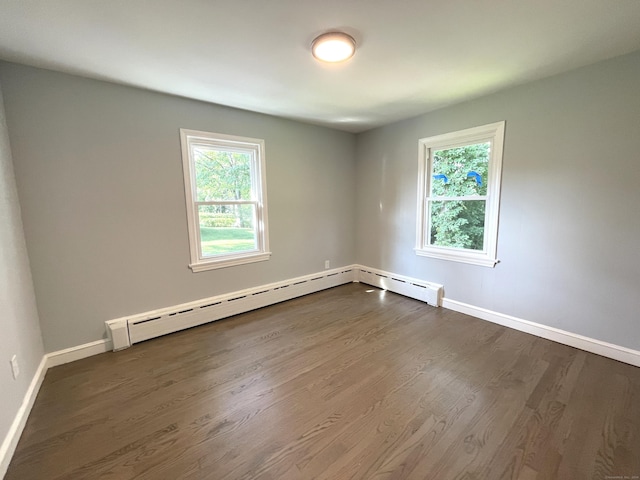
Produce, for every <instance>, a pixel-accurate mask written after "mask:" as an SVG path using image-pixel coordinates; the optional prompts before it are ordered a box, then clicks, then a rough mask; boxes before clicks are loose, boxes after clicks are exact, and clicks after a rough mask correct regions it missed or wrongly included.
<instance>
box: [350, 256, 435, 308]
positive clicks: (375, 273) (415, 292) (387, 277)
mask: <svg viewBox="0 0 640 480" xmlns="http://www.w3.org/2000/svg"><path fill="white" fill-rule="evenodd" d="M355 271H356V279H355V280H356V281H358V282H361V283H366V284H367V285H373V286H374V287H378V288H382V289H383V290H389V291H390V292H394V293H399V294H400V295H404V296H405V297H411V298H415V299H416V300H420V301H422V302H425V303H428V304H429V305H431V306H433V307H439V306H441V305H442V296H443V292H444V288H443V287H442V285H439V284H437V283H431V282H425V281H423V280H418V279H416V278H410V277H405V276H402V275H395V274H393V273H389V272H385V271H382V270H377V269H374V268H368V267H363V266H356V267H355Z"/></svg>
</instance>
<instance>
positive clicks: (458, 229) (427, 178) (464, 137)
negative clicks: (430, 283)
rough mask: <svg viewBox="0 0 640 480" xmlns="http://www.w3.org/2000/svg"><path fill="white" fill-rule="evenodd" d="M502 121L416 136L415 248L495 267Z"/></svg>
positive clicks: (427, 253) (417, 251)
mask: <svg viewBox="0 0 640 480" xmlns="http://www.w3.org/2000/svg"><path fill="white" fill-rule="evenodd" d="M504 124H505V123H504V122H499V123H493V124H490V125H484V126H482V127H476V128H470V129H467V130H462V131H459V132H453V133H447V134H444V135H438V136H436V137H429V138H423V139H421V140H420V141H419V147H420V164H419V170H418V171H419V174H418V175H419V177H418V222H417V224H418V228H417V242H416V253H417V254H418V255H422V256H425V257H434V258H440V259H445V260H453V261H457V262H464V263H472V264H476V265H484V266H487V267H494V266H495V264H496V263H498V260H497V258H496V252H497V237H498V210H499V207H500V176H501V170H502V145H503V141H504Z"/></svg>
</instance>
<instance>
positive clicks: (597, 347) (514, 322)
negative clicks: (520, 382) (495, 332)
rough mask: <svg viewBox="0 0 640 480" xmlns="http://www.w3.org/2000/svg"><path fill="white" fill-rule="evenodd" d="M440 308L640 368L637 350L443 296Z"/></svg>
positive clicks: (639, 353)
mask: <svg viewBox="0 0 640 480" xmlns="http://www.w3.org/2000/svg"><path fill="white" fill-rule="evenodd" d="M442 306H443V307H444V308H447V309H449V310H455V311H456V312H460V313H465V314H467V315H471V316H472V317H476V318H480V319H482V320H487V321H489V322H492V323H497V324H498V325H502V326H504V327H509V328H513V329H515V330H519V331H521V332H525V333H530V334H531V335H535V336H537V337H542V338H546V339H547V340H552V341H554V342H558V343H562V344H563V345H569V346H570V347H575V348H579V349H580V350H584V351H586V352H590V353H595V354H596V355H602V356H603V357H608V358H612V359H614V360H618V361H620V362H623V363H628V364H629V365H634V366H636V367H640V351H638V350H633V349H631V348H626V347H621V346H619V345H614V344H613V343H608V342H603V341H601V340H596V339H595V338H590V337H585V336H583V335H579V334H577V333H572V332H567V331H566V330H561V329H559V328H555V327H549V326H547V325H542V324H540V323H535V322H530V321H529V320H524V319H522V318H517V317H512V316H511V315H505V314H503V313H498V312H494V311H492V310H487V309H486V308H481V307H476V306H474V305H469V304H467V303H463V302H459V301H457V300H451V299H449V298H446V297H445V298H443V299H442Z"/></svg>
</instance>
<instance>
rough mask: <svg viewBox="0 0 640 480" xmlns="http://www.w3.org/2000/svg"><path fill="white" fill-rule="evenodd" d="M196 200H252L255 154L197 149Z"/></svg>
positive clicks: (204, 148)
mask: <svg viewBox="0 0 640 480" xmlns="http://www.w3.org/2000/svg"><path fill="white" fill-rule="evenodd" d="M193 156H194V163H195V168H196V197H197V198H196V200H197V201H199V202H206V201H210V200H252V198H251V157H252V154H251V152H235V151H226V150H221V149H216V148H212V147H205V146H195V147H194V148H193Z"/></svg>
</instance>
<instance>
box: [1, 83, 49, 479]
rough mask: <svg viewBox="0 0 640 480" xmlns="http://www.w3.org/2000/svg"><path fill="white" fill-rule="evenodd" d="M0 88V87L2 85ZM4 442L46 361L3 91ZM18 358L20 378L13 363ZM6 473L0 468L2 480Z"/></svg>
mask: <svg viewBox="0 0 640 480" xmlns="http://www.w3.org/2000/svg"><path fill="white" fill-rule="evenodd" d="M0 86H1V84H0ZM0 225H1V227H0V311H1V312H2V314H1V315H0V386H1V387H0V444H2V442H3V441H4V440H5V437H6V435H7V432H8V431H9V427H10V426H11V423H12V422H13V419H14V418H15V416H16V414H17V413H18V409H19V408H20V405H21V404H22V400H23V398H24V395H25V393H26V392H27V389H28V388H29V384H30V383H31V380H32V379H33V376H34V374H35V372H36V370H37V368H38V365H39V364H40V360H42V355H43V349H42V340H41V336H40V326H39V324H38V311H37V308H36V300H35V297H34V293H33V283H32V281H31V272H30V271H29V259H28V257H27V248H26V245H25V241H24V234H23V233H22V221H21V219H20V205H19V204H18V194H17V192H16V182H15V178H14V173H13V166H12V162H11V150H10V148H9V137H8V135H7V124H6V121H5V115H4V107H3V102H2V92H1V91H0ZM13 355H17V357H18V363H19V365H20V375H19V376H18V378H17V380H14V379H13V376H12V374H11V368H10V365H9V361H10V360H11V357H12V356H13ZM3 473H4V472H3V471H2V470H1V469H0V477H2V474H3Z"/></svg>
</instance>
